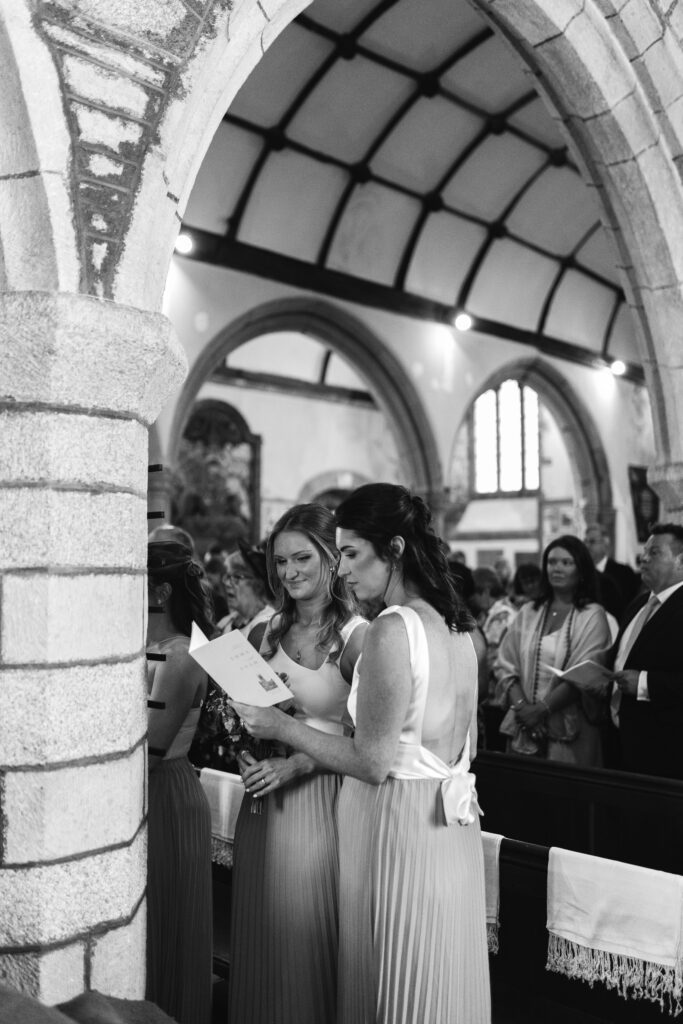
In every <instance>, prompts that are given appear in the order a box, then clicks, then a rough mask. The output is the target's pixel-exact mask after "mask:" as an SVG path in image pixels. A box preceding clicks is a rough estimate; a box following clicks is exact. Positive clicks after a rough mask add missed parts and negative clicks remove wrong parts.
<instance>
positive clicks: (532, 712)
mask: <svg viewBox="0 0 683 1024" xmlns="http://www.w3.org/2000/svg"><path fill="white" fill-rule="evenodd" d="M515 714H516V715H517V721H518V722H519V724H520V725H521V726H522V727H523V728H524V729H526V730H527V731H528V732H532V731H533V730H537V731H538V730H540V728H541V726H543V724H544V723H545V719H546V717H547V715H548V709H547V707H546V706H545V704H543V703H537V704H523V705H522V706H521V708H518V709H517V710H516V711H515Z"/></svg>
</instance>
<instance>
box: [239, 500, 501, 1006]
mask: <svg viewBox="0 0 683 1024" xmlns="http://www.w3.org/2000/svg"><path fill="white" fill-rule="evenodd" d="M336 515H337V546H338V547H339V550H340V553H341V560H340V565H339V575H340V577H341V578H343V579H344V580H345V581H346V583H347V584H348V586H349V587H350V588H351V589H352V590H353V591H354V593H355V594H356V596H357V598H358V599H359V600H360V601H377V600H381V601H383V602H384V604H385V605H386V606H387V607H386V608H385V609H384V611H383V612H381V613H380V615H379V616H378V617H377V618H376V619H375V620H374V622H373V623H372V624H371V625H370V626H369V628H368V631H367V634H366V638H365V644H364V647H363V657H362V659H361V661H360V663H359V665H357V667H356V671H355V673H354V682H353V686H352V691H351V696H350V699H349V710H350V712H351V714H352V716H353V718H354V721H355V733H354V735H353V736H352V737H344V736H325V735H323V734H322V733H321V732H319V731H318V730H317V729H315V728H311V726H310V725H309V724H304V723H302V722H297V721H292V720H291V719H289V718H287V717H286V716H285V715H283V714H282V713H281V712H279V711H277V710H275V709H272V708H269V709H257V708H249V707H245V706H244V705H238V710H239V712H240V714H243V715H244V718H245V721H246V723H247V725H248V727H249V729H250V730H251V731H252V732H253V733H254V734H255V735H257V736H267V737H274V738H276V739H279V740H281V741H283V742H286V743H289V744H291V745H292V746H294V747H296V748H297V749H300V750H304V751H306V753H307V754H308V755H309V756H311V757H314V758H315V759H316V760H317V761H318V762H319V763H321V764H324V765H326V766H327V767H328V769H329V770H331V771H337V772H343V773H344V774H345V775H346V776H347V777H346V779H345V781H344V785H343V787H342V793H341V797H340V800H339V811H338V827H339V862H340V900H339V910H340V950H339V971H340V973H339V1014H338V1017H337V1020H338V1021H339V1022H343V1024H352V1022H353V1024H355V1022H358V1021H367V1020H390V1019H391V1020H393V1019H394V1015H395V1014H394V1010H395V1008H397V1007H398V1008H402V1010H401V1012H405V1008H406V1007H409V1008H410V1012H409V1016H410V1019H411V1020H416V1021H417V1020H419V1021H436V1020H444V1021H445V1020H449V1021H451V1020H452V1021H456V1020H458V1021H460V1020H462V1021H467V1022H468V1024H488V1022H489V1020H490V998H489V980H488V957H487V948H486V913H485V907H484V875H483V855H482V845H481V834H480V831H479V821H478V814H479V808H478V805H477V801H476V792H475V789H474V776H473V775H472V774H471V772H470V771H469V766H470V749H472V750H474V744H475V734H476V709H477V660H476V656H475V653H474V649H473V647H472V641H471V639H470V636H469V632H468V631H469V630H470V629H471V625H472V620H471V617H470V615H469V613H468V612H467V610H466V609H465V607H464V605H463V604H462V602H461V600H460V599H459V598H458V596H457V595H456V593H455V590H454V589H453V586H452V584H451V581H450V577H449V570H448V565H447V562H446V560H445V557H444V554H443V551H442V548H441V545H440V543H439V540H438V538H437V537H436V535H435V534H434V532H433V530H432V529H431V523H430V513H429V510H428V508H427V506H426V505H425V503H424V502H423V501H422V500H421V499H420V498H418V497H414V496H412V495H411V494H410V492H408V491H407V490H406V489H405V488H404V487H400V486H397V485H394V484H367V485H365V486H363V487H361V488H359V489H358V490H357V491H354V492H353V494H351V495H350V496H349V497H348V498H347V499H346V500H345V501H343V502H342V503H341V505H340V506H339V508H338V509H337V513H336ZM458 823H460V824H462V825H468V826H469V827H468V828H459V827H458ZM396 1012H398V1010H397V1011H396Z"/></svg>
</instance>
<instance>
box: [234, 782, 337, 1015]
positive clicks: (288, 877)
mask: <svg viewBox="0 0 683 1024" xmlns="http://www.w3.org/2000/svg"><path fill="white" fill-rule="evenodd" d="M340 788H341V779H340V777H339V776H337V775H327V774H326V775H312V776H306V777H305V778H303V779H297V780H295V781H294V782H293V783H292V784H290V785H289V786H287V787H285V788H283V789H282V790H278V791H276V792H275V793H272V794H269V795H268V796H267V797H265V798H264V800H263V808H262V813H261V814H252V813H251V812H250V806H251V800H250V798H249V797H247V798H245V800H244V801H243V803H242V807H241V809H240V814H239V818H238V819H237V826H236V829H235V846H234V867H233V896H232V900H233V905H232V939H231V962H230V1014H229V1017H228V1020H229V1024H334V1021H335V1019H336V1001H337V949H338V902H337V900H338V887H339V868H338V849H337V826H336V806H337V798H338V794H339V791H340Z"/></svg>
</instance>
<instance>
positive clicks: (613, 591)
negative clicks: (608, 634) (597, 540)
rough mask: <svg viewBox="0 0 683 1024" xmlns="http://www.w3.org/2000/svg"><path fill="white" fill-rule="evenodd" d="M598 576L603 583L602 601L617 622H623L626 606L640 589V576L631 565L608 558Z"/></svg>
mask: <svg viewBox="0 0 683 1024" xmlns="http://www.w3.org/2000/svg"><path fill="white" fill-rule="evenodd" d="M598 577H599V580H600V582H601V584H602V597H603V600H602V603H603V604H604V606H605V608H606V609H607V611H608V612H611V614H612V615H614V617H615V619H616V620H617V622H621V619H622V616H623V614H624V612H625V610H626V608H627V607H628V606H629V604H630V603H631V601H632V600H633V599H634V598H635V596H636V594H637V593H638V591H639V590H640V587H641V580H640V576H639V575H638V573H637V572H634V571H633V569H632V568H631V566H630V565H623V564H622V563H621V562H615V561H614V559H613V558H608V559H607V562H606V563H605V569H604V572H599V573H598Z"/></svg>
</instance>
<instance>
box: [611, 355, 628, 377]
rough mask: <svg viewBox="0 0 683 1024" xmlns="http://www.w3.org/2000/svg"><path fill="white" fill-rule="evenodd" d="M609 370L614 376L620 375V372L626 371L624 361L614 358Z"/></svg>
mask: <svg viewBox="0 0 683 1024" xmlns="http://www.w3.org/2000/svg"><path fill="white" fill-rule="evenodd" d="M610 370H611V371H612V373H613V374H614V376H615V377H621V376H622V374H624V373H626V363H625V362H624V361H623V359H615V360H614V362H613V363H612V364H611V366H610Z"/></svg>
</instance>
